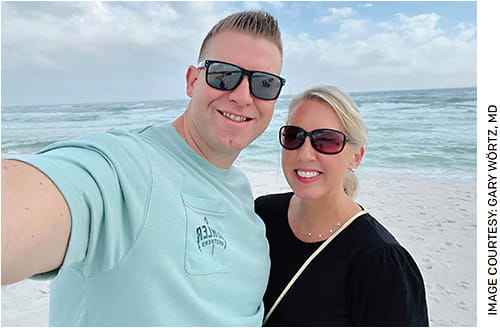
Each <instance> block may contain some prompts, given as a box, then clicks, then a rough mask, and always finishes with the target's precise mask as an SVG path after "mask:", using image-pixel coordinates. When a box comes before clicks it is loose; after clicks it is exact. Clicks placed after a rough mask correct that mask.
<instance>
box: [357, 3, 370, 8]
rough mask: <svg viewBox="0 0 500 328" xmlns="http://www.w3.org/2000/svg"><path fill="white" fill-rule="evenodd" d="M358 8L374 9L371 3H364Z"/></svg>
mask: <svg viewBox="0 0 500 328" xmlns="http://www.w3.org/2000/svg"><path fill="white" fill-rule="evenodd" d="M358 7H363V8H370V7H373V4H371V3H363V4H361V5H358Z"/></svg>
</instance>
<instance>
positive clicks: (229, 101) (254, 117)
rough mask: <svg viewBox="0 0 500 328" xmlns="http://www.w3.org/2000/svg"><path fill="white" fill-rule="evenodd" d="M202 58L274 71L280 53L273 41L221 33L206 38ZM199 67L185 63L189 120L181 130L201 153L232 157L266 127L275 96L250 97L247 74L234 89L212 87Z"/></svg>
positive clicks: (279, 62) (258, 69) (251, 68)
mask: <svg viewBox="0 0 500 328" xmlns="http://www.w3.org/2000/svg"><path fill="white" fill-rule="evenodd" d="M204 59H210V60H219V61H224V62H227V63H231V64H235V65H237V66H240V67H242V68H245V69H247V70H253V71H264V72H269V73H273V74H276V75H279V73H280V68H281V55H280V52H279V50H278V47H277V46H276V45H275V44H274V43H272V42H271V41H269V40H266V39H264V38H257V37H254V36H252V35H250V34H247V33H241V32H229V31H224V32H220V33H218V34H217V35H215V36H214V37H212V39H211V40H210V41H209V43H208V47H207V48H206V51H205V57H204ZM205 70H206V69H197V68H194V67H190V68H189V71H188V74H187V76H186V79H187V84H188V85H187V94H188V96H190V97H191V102H190V105H189V109H188V119H190V121H191V122H192V123H193V124H190V123H191V122H190V123H189V124H188V127H189V130H190V131H187V132H188V133H189V134H191V136H192V137H193V139H194V140H195V143H196V146H197V147H198V148H199V149H200V150H201V152H210V153H211V154H212V155H214V154H215V155H217V154H220V155H222V154H224V155H231V154H233V155H234V157H236V156H237V155H238V153H239V152H240V151H241V150H242V149H243V148H245V147H246V146H248V145H249V144H250V143H251V142H252V141H253V140H255V139H256V138H257V137H258V136H259V135H261V134H262V133H263V132H264V130H265V129H266V128H267V126H268V125H269V122H270V121H271V118H272V114H273V110H274V104H275V103H276V100H262V99H258V98H255V97H254V96H252V94H251V93H250V88H249V81H248V77H247V76H244V77H243V80H242V81H241V83H240V84H239V85H238V86H237V87H236V88H235V89H234V90H231V91H223V90H217V89H214V88H213V87H211V86H209V85H207V83H206V81H205ZM242 118H245V119H242Z"/></svg>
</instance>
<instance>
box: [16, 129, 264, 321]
mask: <svg viewBox="0 0 500 328" xmlns="http://www.w3.org/2000/svg"><path fill="white" fill-rule="evenodd" d="M18 159H19V160H22V161H24V162H27V163H29V164H31V165H33V166H35V167H37V168H38V169H40V170H41V171H42V172H44V173H45V174H46V175H47V176H48V177H49V178H50V179H51V180H52V181H53V182H54V183H55V184H56V185H57V187H58V188H59V190H60V191H61V193H62V194H63V195H64V198H65V199H66V201H67V203H68V205H69V208H70V211H71V217H72V228H71V236H70V241H69V246H68V250H67V253H66V256H65V259H64V263H63V265H62V266H61V268H60V269H59V270H58V271H57V272H56V274H57V276H56V277H55V278H54V279H53V280H52V282H51V291H50V315H49V317H50V319H49V321H50V322H49V324H50V325H51V326H260V325H261V323H262V317H263V311H264V309H263V303H262V297H263V295H264V291H265V289H266V285H267V280H268V275H269V268H270V260H269V247H268V243H267V240H266V238H265V227H264V224H263V223H262V221H261V220H260V218H259V217H258V216H257V215H256V214H255V213H254V208H253V204H254V203H253V197H252V193H251V190H250V186H249V183H248V180H247V178H246V177H245V176H244V174H243V173H242V172H241V171H240V170H238V169H237V168H235V167H232V168H231V169H229V170H225V169H221V168H218V167H216V166H214V165H212V164H210V163H209V162H207V161H206V160H204V159H202V158H201V157H200V156H199V155H198V154H197V153H196V152H195V151H194V150H193V149H191V148H190V147H189V146H188V145H187V144H186V143H185V141H184V140H183V139H182V138H181V137H180V136H179V134H178V133H177V131H176V130H175V129H174V127H173V126H172V125H171V124H165V125H162V126H158V127H150V128H146V129H144V130H143V131H140V132H134V133H131V132H123V131H116V130H111V131H108V132H106V133H99V134H93V135H89V136H85V137H81V138H77V139H74V140H71V141H64V142H59V143H55V144H53V145H50V146H48V147H47V148H45V149H43V150H42V151H40V152H39V153H38V154H36V155H32V156H28V157H23V158H18Z"/></svg>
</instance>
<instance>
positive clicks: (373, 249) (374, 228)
mask: <svg viewBox="0 0 500 328" xmlns="http://www.w3.org/2000/svg"><path fill="white" fill-rule="evenodd" d="M353 228H354V229H353V231H352V232H353V233H354V234H355V235H353V237H356V236H357V238H356V243H355V245H356V246H355V247H354V249H355V250H357V251H355V253H357V257H358V258H359V259H364V260H365V261H368V262H372V264H375V263H376V262H379V263H385V264H389V263H392V264H393V265H394V266H401V265H403V266H405V265H407V266H411V267H415V266H416V264H415V261H414V259H413V257H412V256H411V254H410V253H409V252H408V250H407V249H406V248H405V247H404V246H402V245H401V244H400V243H399V242H398V240H397V239H396V238H395V237H394V235H393V234H392V233H391V232H390V231H389V230H388V229H387V228H385V227H384V226H383V225H382V224H381V223H380V222H379V221H378V220H377V219H375V218H374V217H373V216H371V215H370V214H365V215H363V216H361V217H360V218H359V219H358V220H357V225H353ZM403 263H404V264H403Z"/></svg>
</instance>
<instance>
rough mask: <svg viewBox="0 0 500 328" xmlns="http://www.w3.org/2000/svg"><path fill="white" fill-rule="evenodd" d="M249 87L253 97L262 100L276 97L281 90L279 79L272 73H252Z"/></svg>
mask: <svg viewBox="0 0 500 328" xmlns="http://www.w3.org/2000/svg"><path fill="white" fill-rule="evenodd" d="M251 80H252V81H251V85H250V88H251V89H252V93H253V95H254V96H255V97H257V98H260V99H264V100H273V99H276V98H277V97H278V95H279V93H280V90H281V80H280V79H279V78H278V77H277V76H274V75H271V74H266V73H262V72H255V73H253V74H252V79H251Z"/></svg>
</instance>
